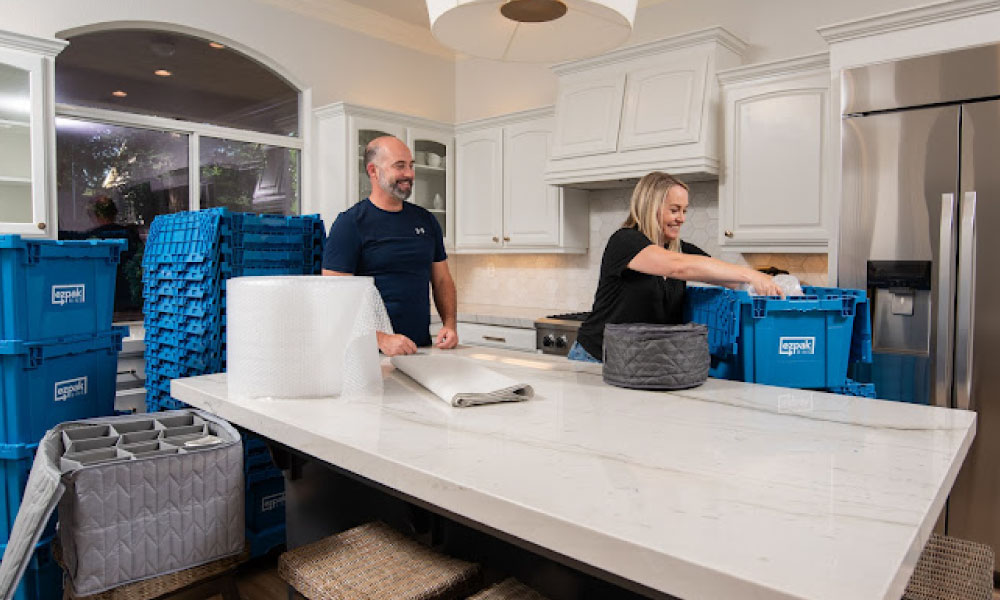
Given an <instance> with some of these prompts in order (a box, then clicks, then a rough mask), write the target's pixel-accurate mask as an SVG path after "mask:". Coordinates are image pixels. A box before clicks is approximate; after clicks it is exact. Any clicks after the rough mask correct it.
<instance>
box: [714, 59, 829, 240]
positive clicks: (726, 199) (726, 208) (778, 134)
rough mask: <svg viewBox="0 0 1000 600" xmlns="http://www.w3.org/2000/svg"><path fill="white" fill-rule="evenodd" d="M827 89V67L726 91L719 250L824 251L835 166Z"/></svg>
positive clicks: (748, 82)
mask: <svg viewBox="0 0 1000 600" xmlns="http://www.w3.org/2000/svg"><path fill="white" fill-rule="evenodd" d="M829 85H830V76H829V71H828V70H827V69H825V68H824V69H821V70H815V69H813V70H811V71H809V72H806V73H803V74H795V73H793V74H791V75H789V74H785V75H783V76H782V77H780V78H774V77H765V78H762V79H761V80H759V81H754V80H744V81H739V82H737V83H736V84H735V85H727V86H726V87H725V90H724V92H723V96H724V101H725V112H726V164H725V169H724V172H723V177H722V178H721V180H720V184H721V185H720V193H719V209H720V210H719V216H720V232H719V233H720V235H719V241H720V244H722V245H724V246H726V247H731V248H734V249H743V250H745V251H754V250H755V249H757V251H774V252H779V251H788V252H795V251H798V252H803V251H813V252H815V251H817V249H818V248H821V247H825V246H826V245H827V243H828V241H829V236H830V232H829V227H828V225H829V223H828V221H829V219H830V217H829V214H830V208H831V206H830V205H831V203H832V201H833V194H832V190H831V184H832V178H831V176H830V173H829V170H830V164H831V163H834V162H835V160H836V159H835V156H836V151H835V150H836V149H835V147H834V145H833V140H832V134H831V132H832V125H831V118H832V117H831V115H830V105H829V102H830V92H829ZM762 247H767V249H766V250H761V248H762Z"/></svg>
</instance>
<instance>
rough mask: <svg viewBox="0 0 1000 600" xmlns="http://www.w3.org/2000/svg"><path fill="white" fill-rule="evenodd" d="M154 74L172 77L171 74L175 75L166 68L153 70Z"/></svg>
mask: <svg viewBox="0 0 1000 600" xmlns="http://www.w3.org/2000/svg"><path fill="white" fill-rule="evenodd" d="M153 75H159V76H160V77H170V76H171V75H173V73H171V72H170V71H168V70H166V69H157V70H155V71H153Z"/></svg>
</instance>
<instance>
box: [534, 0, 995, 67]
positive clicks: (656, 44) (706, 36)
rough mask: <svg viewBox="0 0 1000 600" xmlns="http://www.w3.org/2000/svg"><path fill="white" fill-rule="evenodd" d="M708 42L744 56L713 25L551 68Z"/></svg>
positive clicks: (742, 46)
mask: <svg viewBox="0 0 1000 600" xmlns="http://www.w3.org/2000/svg"><path fill="white" fill-rule="evenodd" d="M998 1H1000V0H998ZM707 42H714V43H717V44H719V45H720V46H722V47H723V48H726V49H728V50H729V51H731V52H733V53H735V54H737V55H739V56H743V54H744V53H745V52H746V49H747V44H746V42H744V41H743V40H741V39H740V38H738V37H736V36H735V35H733V34H732V33H730V32H729V31H728V30H726V29H725V28H723V27H710V28H708V29H701V30H699V31H692V32H691V33H685V34H683V35H675V36H672V37H668V38H664V39H662V40H655V41H652V42H646V43H644V44H636V45H635V46H628V47H627V48H621V49H619V50H614V51H612V52H607V53H605V54H601V55H600V56H595V57H593V58H585V59H583V60H574V61H568V62H563V63H559V64H556V65H553V66H552V70H553V71H554V72H555V73H556V75H566V74H568V73H576V72H577V71H584V70H587V69H593V68H594V67H602V66H605V65H611V64H615V63H620V62H625V61H630V60H634V59H636V58H641V57H643V56H648V55H651V54H658V53H660V52H666V51H669V50H677V49H679V48H687V47H690V46H697V45H700V44H704V43H707Z"/></svg>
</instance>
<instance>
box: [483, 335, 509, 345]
mask: <svg viewBox="0 0 1000 600" xmlns="http://www.w3.org/2000/svg"><path fill="white" fill-rule="evenodd" d="M483 339H484V340H486V341H487V342H500V343H501V344H506V343H507V338H502V337H498V336H495V335H484V336H483Z"/></svg>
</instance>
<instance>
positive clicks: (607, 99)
mask: <svg viewBox="0 0 1000 600" xmlns="http://www.w3.org/2000/svg"><path fill="white" fill-rule="evenodd" d="M624 95H625V73H624V72H620V73H598V74H597V75H596V76H593V75H592V76H587V75H583V76H581V77H577V78H575V79H574V80H571V81H567V82H565V84H563V82H560V86H559V95H558V97H557V98H556V106H558V107H559V110H557V111H556V131H557V132H558V136H557V137H556V139H555V143H554V144H553V148H552V156H553V157H557V158H570V157H573V156H586V155H588V154H603V153H605V152H614V151H615V149H616V148H618V125H619V123H620V121H621V114H622V98H623V97H624Z"/></svg>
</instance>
